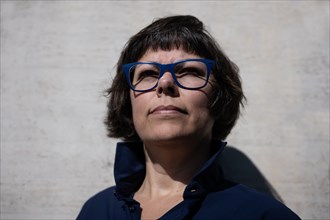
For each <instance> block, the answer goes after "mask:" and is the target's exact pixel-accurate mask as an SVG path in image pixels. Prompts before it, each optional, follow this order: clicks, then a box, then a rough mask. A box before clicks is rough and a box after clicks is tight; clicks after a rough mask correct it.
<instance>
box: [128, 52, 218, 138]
mask: <svg viewBox="0 0 330 220" xmlns="http://www.w3.org/2000/svg"><path fill="white" fill-rule="evenodd" d="M191 58H201V57H199V56H197V55H194V54H191V53H187V52H185V51H183V50H180V49H178V50H170V51H163V50H158V51H153V50H149V51H147V52H146V53H145V54H144V56H143V57H141V59H140V60H139V61H148V62H158V63H161V64H168V63H173V62H177V61H180V60H185V59H191ZM209 80H212V75H211V76H210V79H209ZM211 93H212V87H211V85H210V83H208V84H207V85H206V86H205V87H204V88H202V89H199V90H187V89H182V88H180V87H178V86H177V85H176V84H175V81H174V79H173V78H172V75H171V73H170V72H165V73H164V75H163V76H162V77H161V78H160V79H159V82H158V86H157V87H156V89H154V90H152V91H149V92H134V91H132V90H131V92H130V97H131V103H132V112H133V123H134V126H135V129H136V131H137V133H138V135H139V136H140V138H141V140H142V141H143V142H144V143H152V142H155V141H156V142H157V143H161V142H164V141H165V142H166V141H167V142H173V141H188V142H191V141H200V140H210V139H211V138H212V128H213V125H214V121H215V120H214V118H213V117H212V116H211V113H210V109H209V98H210V96H211Z"/></svg>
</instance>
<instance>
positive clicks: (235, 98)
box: [105, 15, 245, 141]
mask: <svg viewBox="0 0 330 220" xmlns="http://www.w3.org/2000/svg"><path fill="white" fill-rule="evenodd" d="M179 48H180V49H183V50H184V51H186V52H188V53H193V54H196V55H198V56H200V57H203V58H207V59H212V60H214V61H215V65H214V67H213V68H212V74H213V75H214V76H215V79H216V82H217V85H216V86H215V89H214V94H213V96H212V97H211V98H210V100H211V101H210V108H211V113H212V114H213V115H214V117H215V118H216V121H215V124H214V127H213V134H212V138H213V139H225V138H226V137H227V135H228V134H229V133H230V131H231V129H232V128H233V126H234V125H235V123H236V121H237V119H238V117H239V114H240V106H243V101H244V99H245V97H244V94H243V91H242V86H241V80H240V77H239V74H238V72H239V69H238V67H237V66H236V65H235V64H234V63H233V62H232V61H230V60H229V58H228V57H227V56H226V55H225V54H224V52H223V51H222V50H221V48H220V46H219V45H218V44H217V42H216V41H215V40H214V39H213V37H212V36H211V35H210V34H209V33H208V32H207V31H206V30H205V28H204V25H203V23H202V22H201V21H200V20H198V19H197V18H195V17H193V16H190V15H186V16H171V17H165V18H161V19H158V20H155V21H154V22H153V23H151V24H150V25H149V26H147V27H145V28H144V29H142V30H141V31H140V32H138V33H137V34H136V35H134V36H132V37H131V38H130V39H129V41H128V42H127V43H126V45H125V47H124V49H123V51H122V53H121V55H120V57H119V60H118V63H117V74H116V75H115V78H114V80H113V82H112V85H111V87H110V88H109V89H107V90H106V96H107V97H108V104H107V107H108V112H107V117H106V120H105V124H106V126H107V130H108V136H109V137H115V138H121V139H123V140H127V141H134V140H140V138H139V136H138V135H137V133H136V131H135V128H134V124H133V120H132V107H131V101H130V88H129V86H128V84H127V82H126V80H125V76H124V73H123V70H122V65H123V64H126V63H131V62H137V61H138V60H139V59H140V58H141V57H142V56H143V55H144V54H145V53H146V51H147V50H149V49H151V50H155V51H156V50H158V49H161V50H171V49H179Z"/></svg>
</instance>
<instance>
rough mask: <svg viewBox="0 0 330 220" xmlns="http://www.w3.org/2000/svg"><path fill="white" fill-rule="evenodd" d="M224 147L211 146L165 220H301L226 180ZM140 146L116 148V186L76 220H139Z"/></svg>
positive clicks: (90, 202) (270, 200) (129, 144)
mask: <svg viewBox="0 0 330 220" xmlns="http://www.w3.org/2000/svg"><path fill="white" fill-rule="evenodd" d="M224 147H225V143H224V142H213V143H212V156H211V157H210V159H209V160H208V161H207V162H206V163H205V164H204V166H203V167H202V169H201V170H200V171H199V172H198V173H197V174H196V175H195V176H194V177H193V178H192V180H191V182H190V183H189V184H188V185H187V187H186V188H185V191H184V193H183V201H182V202H181V203H179V204H177V205H176V206H175V207H173V208H172V209H171V210H169V211H168V212H167V213H165V214H164V215H163V216H162V217H161V218H160V219H161V220H179V219H180V220H181V219H194V220H212V219H214V220H215V219H220V220H221V219H223V220H261V219H262V220H298V219H300V218H299V217H298V216H297V215H296V214H295V213H294V212H292V211H291V210H290V209H289V208H287V207H286V206H285V205H283V204H282V203H280V202H278V201H277V200H275V199H273V198H271V197H269V196H267V195H264V194H262V193H259V192H257V191H255V190H254V189H251V188H249V187H247V186H244V185H241V184H235V183H231V182H229V181H227V180H226V179H225V178H224V176H223V173H222V171H221V168H220V166H219V163H218V157H219V155H220V154H221V152H222V150H223V148H224ZM145 172H146V171H145V157H144V152H143V145H142V143H137V142H134V143H133V142H126V143H124V142H121V143H118V144H117V150H116V158H115V166H114V176H115V181H116V186H113V187H110V188H108V189H105V190H104V191H102V192H99V193H98V194H96V195H94V196H93V197H92V198H90V199H89V200H88V201H87V202H86V203H85V204H84V206H83V207H82V209H81V211H80V213H79V215H78V217H77V220H122V219H123V220H124V219H131V220H138V219H140V217H141V208H140V204H139V203H138V202H137V201H135V200H134V199H133V196H134V193H135V192H136V191H137V190H138V189H139V187H140V186H141V184H142V182H143V180H144V177H145Z"/></svg>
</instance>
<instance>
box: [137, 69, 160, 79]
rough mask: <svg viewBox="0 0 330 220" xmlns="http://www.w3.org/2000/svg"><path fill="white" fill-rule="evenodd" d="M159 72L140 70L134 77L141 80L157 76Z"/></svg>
mask: <svg viewBox="0 0 330 220" xmlns="http://www.w3.org/2000/svg"><path fill="white" fill-rule="evenodd" d="M158 76H159V73H158V72H157V71H155V70H144V71H142V72H139V73H137V76H136V79H137V80H142V79H144V78H148V77H152V78H158Z"/></svg>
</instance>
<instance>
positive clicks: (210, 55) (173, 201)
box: [78, 16, 299, 220]
mask: <svg viewBox="0 0 330 220" xmlns="http://www.w3.org/2000/svg"><path fill="white" fill-rule="evenodd" d="M107 92H108V97H109V103H108V117H107V120H106V125H107V128H108V131H109V136H110V137H115V138H121V139H123V140H124V142H121V143H118V145H117V151H116V159H115V167H114V175H115V181H116V186H114V187H111V188H108V189H106V190H104V191H102V192H100V193H98V194H97V195H95V196H93V197H92V198H91V199H89V200H88V201H87V202H86V203H85V205H84V206H83V208H82V210H81V212H80V214H79V216H78V219H79V220H83V219H97V220H98V219H226V220H228V219H245V220H246V219H274V220H279V219H299V217H298V216H297V215H295V214H294V213H293V212H292V211H291V210H290V209H288V208H287V207H285V206H284V205H283V204H281V203H279V202H277V201H275V200H273V199H271V198H268V197H267V196H265V195H262V194H260V193H257V192H256V191H254V190H252V189H249V188H248V187H246V186H243V185H240V184H234V183H231V182H229V181H227V180H225V179H224V177H223V175H222V172H221V169H220V167H219V165H218V162H217V161H218V160H217V159H218V157H219V155H220V153H221V151H222V150H223V148H224V146H225V142H223V141H221V140H224V139H225V138H226V137H227V135H228V134H229V133H230V131H231V129H232V127H233V126H234V124H235V122H236V120H237V118H238V116H239V113H240V106H242V105H243V100H244V94H243V91H242V87H241V82H240V78H239V75H238V68H237V66H236V65H235V64H234V63H233V62H231V61H230V60H229V59H228V58H227V57H226V56H225V55H224V53H223V52H222V51H221V49H220V47H219V46H218V45H217V43H216V41H215V40H214V39H213V38H212V37H211V36H210V35H209V33H208V32H207V31H206V30H205V29H204V26H203V24H202V22H200V21H199V20H198V19H197V18H195V17H193V16H172V17H166V18H162V19H158V20H156V21H154V22H153V23H152V24H150V25H149V26H147V27H146V28H144V29H142V30H141V31H140V32H139V33H137V34H136V35H134V36H133V37H132V38H131V39H130V40H129V41H128V43H127V44H126V46H125V48H124V50H123V51H122V53H121V56H120V58H119V61H118V66H117V75H116V77H115V79H114V81H113V84H112V86H111V88H109V89H108V91H107Z"/></svg>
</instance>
